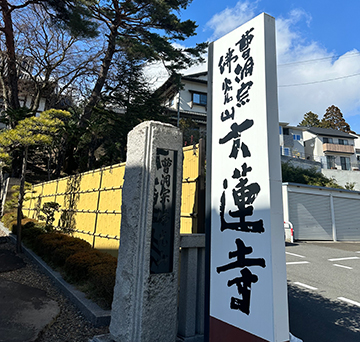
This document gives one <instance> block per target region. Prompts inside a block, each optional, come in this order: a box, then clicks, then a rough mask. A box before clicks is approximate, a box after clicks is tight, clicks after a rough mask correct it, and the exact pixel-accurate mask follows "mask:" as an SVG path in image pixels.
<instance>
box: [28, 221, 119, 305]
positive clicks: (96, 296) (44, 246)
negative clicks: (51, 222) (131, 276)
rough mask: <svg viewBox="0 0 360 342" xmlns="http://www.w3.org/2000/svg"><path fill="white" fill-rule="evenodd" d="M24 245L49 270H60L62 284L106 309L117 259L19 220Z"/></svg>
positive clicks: (83, 242)
mask: <svg viewBox="0 0 360 342" xmlns="http://www.w3.org/2000/svg"><path fill="white" fill-rule="evenodd" d="M22 236H23V241H24V243H25V244H26V245H27V246H28V247H30V248H32V249H33V251H34V252H35V253H36V254H38V255H39V256H40V257H42V258H43V259H44V260H45V261H46V262H48V263H49V264H50V266H55V267H58V268H60V272H61V273H62V274H63V276H64V278H65V280H67V281H69V282H72V283H74V284H75V285H78V286H82V288H83V290H84V289H85V292H86V293H87V294H88V295H89V296H90V297H91V298H93V300H95V301H96V302H97V303H98V304H99V305H101V306H103V307H105V308H110V306H111V303H112V298H113V291H114V286H115V274H116V263H117V258H115V257H113V256H111V255H110V254H107V253H102V252H100V251H98V250H95V249H93V248H92V247H91V245H90V244H89V243H88V242H86V241H85V240H82V239H80V238H76V237H72V236H69V235H66V234H63V233H59V232H54V231H53V232H48V231H47V230H46V224H45V223H39V222H37V221H36V220H33V219H23V220H22Z"/></svg>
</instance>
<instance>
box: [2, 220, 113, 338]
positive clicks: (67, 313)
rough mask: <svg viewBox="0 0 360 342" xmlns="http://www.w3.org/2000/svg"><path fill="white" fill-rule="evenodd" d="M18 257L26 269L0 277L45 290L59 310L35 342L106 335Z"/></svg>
mask: <svg viewBox="0 0 360 342" xmlns="http://www.w3.org/2000/svg"><path fill="white" fill-rule="evenodd" d="M6 235H8V232H7V231H6V229H4V228H3V227H1V226H0V236H6ZM1 248H2V249H9V250H12V251H15V246H14V244H12V243H11V242H7V243H5V244H2V245H1ZM19 256H20V257H21V258H22V259H23V260H24V261H25V263H26V267H25V268H21V269H18V270H15V271H11V272H5V273H0V277H2V278H5V279H7V280H11V281H14V282H18V283H21V284H26V285H29V286H33V287H37V288H39V289H41V290H44V291H46V292H47V295H48V296H49V297H50V298H51V299H53V300H55V301H56V302H57V303H58V305H59V307H60V313H59V315H58V316H57V317H56V318H55V319H54V320H53V322H51V323H50V324H49V325H48V326H46V327H45V328H44V329H43V330H42V331H41V333H40V334H39V337H38V338H37V339H36V341H35V342H88V340H89V339H90V338H92V337H94V336H95V335H101V334H106V333H108V327H102V328H95V327H94V326H93V325H92V324H91V323H90V322H89V321H87V320H86V318H85V317H84V316H82V314H81V313H80V312H79V311H78V310H77V308H76V307H75V306H74V305H73V304H72V303H71V302H70V301H69V300H68V299H67V298H66V297H65V296H64V295H63V294H62V293H61V292H60V291H59V290H58V289H57V288H56V287H55V285H54V284H53V282H52V281H51V279H50V278H48V277H47V276H46V275H45V274H43V273H42V272H41V271H40V269H39V268H38V267H37V265H35V264H34V263H33V262H32V261H30V260H29V259H28V258H27V257H26V256H25V255H23V254H22V255H19Z"/></svg>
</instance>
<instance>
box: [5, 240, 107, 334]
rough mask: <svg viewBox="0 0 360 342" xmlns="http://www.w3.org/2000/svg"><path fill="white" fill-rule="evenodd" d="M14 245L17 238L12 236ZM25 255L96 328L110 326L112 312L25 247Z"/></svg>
mask: <svg viewBox="0 0 360 342" xmlns="http://www.w3.org/2000/svg"><path fill="white" fill-rule="evenodd" d="M9 236H10V239H11V241H12V242H13V243H15V242H16V237H15V235H13V234H10V235H9ZM23 251H24V254H25V255H26V256H27V257H28V258H30V259H31V260H33V261H34V262H35V263H36V264H38V265H39V267H40V269H41V271H42V272H43V273H45V274H46V275H48V276H49V277H50V278H51V279H52V280H53V281H54V283H55V286H56V287H57V288H58V289H59V290H60V291H61V292H62V293H63V294H64V295H65V296H66V297H67V298H68V299H69V300H70V301H71V302H72V303H73V304H74V305H75V306H76V307H77V308H78V309H79V310H80V312H81V313H82V314H83V315H84V316H85V317H86V318H87V319H88V320H89V321H90V322H91V323H92V324H93V325H94V326H95V327H100V326H106V325H109V324H110V318H111V311H110V310H103V309H101V308H100V307H99V306H98V305H97V304H95V303H93V302H92V301H91V300H89V299H87V298H86V297H85V294H84V293H83V292H81V291H79V290H77V289H76V288H75V287H74V286H72V285H70V284H68V283H67V282H66V281H65V280H64V279H63V278H62V277H61V275H60V273H59V272H56V271H54V270H52V269H51V268H50V267H49V266H48V265H47V264H46V263H45V262H44V261H43V260H42V259H41V258H40V257H38V256H37V255H36V254H35V253H33V252H32V251H31V250H29V249H27V248H26V247H24V245H23Z"/></svg>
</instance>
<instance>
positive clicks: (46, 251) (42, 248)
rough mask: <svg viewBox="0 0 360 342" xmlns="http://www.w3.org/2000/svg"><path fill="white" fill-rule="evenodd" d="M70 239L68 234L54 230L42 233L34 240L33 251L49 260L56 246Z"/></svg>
mask: <svg viewBox="0 0 360 342" xmlns="http://www.w3.org/2000/svg"><path fill="white" fill-rule="evenodd" d="M70 239H71V237H70V236H67V235H64V234H60V233H56V232H52V233H47V234H42V235H40V236H38V237H37V239H36V240H35V244H34V252H36V253H37V254H38V255H40V256H41V257H44V258H45V259H46V260H48V261H49V260H51V255H52V254H53V253H54V251H55V250H56V248H58V247H59V246H61V245H64V244H66V243H67V242H69V240H70Z"/></svg>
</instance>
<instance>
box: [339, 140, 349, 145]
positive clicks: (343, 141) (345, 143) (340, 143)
mask: <svg viewBox="0 0 360 342" xmlns="http://www.w3.org/2000/svg"><path fill="white" fill-rule="evenodd" d="M339 145H349V142H348V141H347V140H346V139H339Z"/></svg>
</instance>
